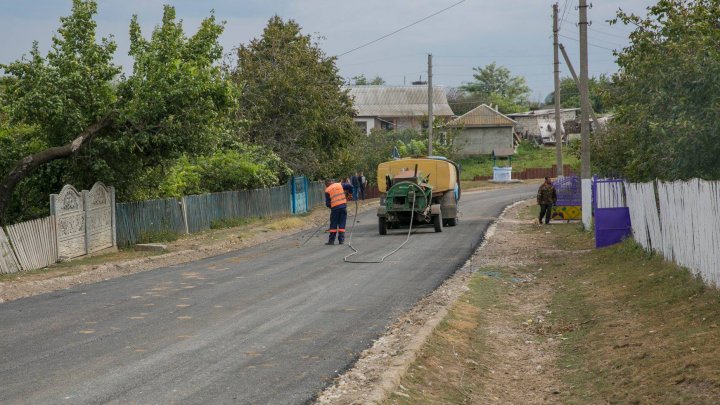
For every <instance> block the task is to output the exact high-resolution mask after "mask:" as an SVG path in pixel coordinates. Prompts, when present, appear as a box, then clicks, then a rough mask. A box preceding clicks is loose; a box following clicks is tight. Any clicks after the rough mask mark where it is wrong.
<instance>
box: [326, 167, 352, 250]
mask: <svg viewBox="0 0 720 405" xmlns="http://www.w3.org/2000/svg"><path fill="white" fill-rule="evenodd" d="M325 187H326V188H325V206H326V207H328V208H330V229H328V232H329V233H330V235H329V237H328V242H327V243H326V245H334V244H335V237H336V236H337V240H338V244H340V245H342V244H343V243H345V223H346V222H347V198H346V197H345V195H346V193H352V191H353V187H352V186H351V185H350V184H346V183H339V182H336V181H334V180H332V179H328V180H325Z"/></svg>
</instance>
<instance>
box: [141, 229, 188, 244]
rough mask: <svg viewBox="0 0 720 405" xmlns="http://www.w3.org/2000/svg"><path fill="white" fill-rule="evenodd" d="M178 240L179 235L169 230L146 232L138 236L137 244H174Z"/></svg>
mask: <svg viewBox="0 0 720 405" xmlns="http://www.w3.org/2000/svg"><path fill="white" fill-rule="evenodd" d="M179 238H180V234H179V233H177V232H175V231H171V230H161V231H148V232H143V233H141V234H140V236H139V237H138V241H137V243H138V244H142V243H167V242H175V241H176V240H178V239H179Z"/></svg>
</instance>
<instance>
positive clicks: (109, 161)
mask: <svg viewBox="0 0 720 405" xmlns="http://www.w3.org/2000/svg"><path fill="white" fill-rule="evenodd" d="M96 12H97V4H96V2H95V1H92V0H86V1H83V0H74V1H73V8H72V13H71V15H70V16H68V17H64V18H62V19H61V21H60V22H61V24H60V28H59V29H58V33H57V35H56V36H54V37H53V45H52V47H51V49H50V51H49V52H48V53H47V55H46V56H42V55H41V54H40V52H39V50H38V46H37V44H35V45H34V46H33V48H32V50H31V52H30V56H29V57H28V58H23V59H21V60H18V61H16V62H13V63H10V64H8V65H0V68H2V69H3V70H4V71H5V74H6V76H5V77H4V79H3V86H2V87H0V91H2V97H1V98H0V101H2V104H3V107H2V108H3V111H5V114H6V118H7V120H8V122H9V124H8V125H9V126H10V127H13V128H15V127H20V128H24V127H27V128H31V131H26V132H24V133H23V134H24V135H23V136H22V137H21V136H15V135H11V136H12V137H13V138H14V139H18V140H21V141H22V142H24V143H26V144H27V145H28V147H27V148H25V149H21V148H19V149H17V150H18V151H22V150H24V151H25V152H29V154H28V155H26V156H24V157H21V158H20V159H19V160H17V161H16V162H15V163H13V164H9V165H8V164H5V167H3V168H2V169H3V173H2V174H0V176H2V177H0V218H5V216H4V214H5V212H6V210H7V207H8V205H9V203H10V201H11V197H12V196H13V191H14V190H15V188H16V187H17V186H18V184H20V183H21V182H27V181H28V178H29V177H31V176H32V175H33V174H37V173H38V170H39V169H42V168H43V167H48V165H50V167H52V168H53V170H51V171H50V172H51V173H50V174H54V175H55V177H56V180H59V181H64V180H66V179H67V177H70V178H71V179H72V180H75V181H79V183H80V184H78V183H77V182H76V184H77V185H79V186H86V185H88V183H90V182H92V181H94V180H97V179H102V180H105V181H109V182H113V183H115V184H116V185H117V184H118V183H120V184H121V185H122V184H125V185H127V184H129V183H130V182H131V180H132V179H133V178H134V176H135V175H136V174H137V173H138V171H139V170H142V168H143V167H144V166H145V165H151V164H156V163H158V162H159V161H162V160H163V159H172V158H176V157H179V156H181V155H182V154H183V153H202V152H203V151H205V150H207V149H208V148H209V147H211V145H213V144H214V143H216V142H217V141H218V139H219V138H220V137H221V136H222V133H223V131H224V128H223V127H222V123H223V122H227V120H226V119H225V120H224V117H227V116H229V115H230V112H231V111H234V105H235V104H234V100H235V98H234V96H233V95H234V93H233V91H234V90H233V86H232V85H230V82H229V81H228V80H226V79H225V78H224V77H223V74H222V71H221V69H220V68H219V67H218V66H216V62H217V61H218V60H219V59H220V57H221V56H222V49H221V48H220V46H219V45H218V37H219V35H220V34H221V33H222V25H221V24H218V23H217V22H216V21H215V18H214V17H212V16H211V17H210V18H207V19H205V20H204V21H203V22H202V24H201V26H200V29H199V30H198V32H197V33H196V34H195V35H194V36H192V37H189V38H188V37H186V36H185V34H184V33H183V30H182V26H181V24H180V23H179V22H176V21H175V10H174V9H173V8H172V7H169V6H166V7H165V10H164V16H163V22H162V24H161V25H160V26H158V27H157V28H156V29H155V31H154V32H153V35H152V37H151V38H150V39H144V38H143V37H142V35H141V32H140V29H139V26H138V24H137V20H136V18H133V21H132V22H131V26H130V36H131V38H130V39H131V51H130V54H131V56H133V57H134V59H135V64H134V72H133V74H132V75H131V76H129V77H125V76H121V75H120V68H119V67H118V66H116V65H114V64H113V60H112V55H113V53H114V51H115V43H114V42H113V40H112V38H109V39H107V38H103V39H101V40H100V41H97V38H96V34H95V32H96V23H95V20H94V15H95V14H96ZM16 153H19V152H16ZM0 161H4V162H6V161H7V159H4V157H0ZM53 165H54V166H53ZM40 172H42V170H40ZM57 173H62V175H58V174H57ZM124 189H127V188H126V187H122V188H121V190H124ZM15 198H16V199H19V200H20V201H22V199H23V195H16V196H15ZM25 202H27V203H30V204H33V203H36V202H32V201H22V203H25Z"/></svg>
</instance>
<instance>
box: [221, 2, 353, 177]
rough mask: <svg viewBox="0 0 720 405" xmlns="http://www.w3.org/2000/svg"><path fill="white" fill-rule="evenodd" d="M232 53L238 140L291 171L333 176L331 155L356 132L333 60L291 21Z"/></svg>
mask: <svg viewBox="0 0 720 405" xmlns="http://www.w3.org/2000/svg"><path fill="white" fill-rule="evenodd" d="M237 54H238V62H237V67H236V70H235V72H234V79H235V82H236V84H237V87H238V89H239V93H240V97H239V104H240V105H239V108H238V113H237V115H238V118H239V119H240V120H241V122H242V126H243V128H242V129H243V135H244V139H245V140H246V141H248V142H250V143H255V144H261V145H265V146H266V147H268V148H270V149H271V150H273V151H274V152H276V153H277V154H278V155H280V156H281V157H282V158H283V159H284V160H285V161H286V162H287V163H288V165H289V166H290V167H291V168H292V170H293V171H294V172H295V173H302V174H306V175H309V176H311V177H325V176H331V175H336V174H338V173H336V170H337V169H336V168H335V167H334V166H335V162H336V158H337V155H338V154H340V153H342V151H344V150H346V149H347V147H348V146H349V145H351V144H352V143H353V142H354V140H355V139H356V138H357V137H359V136H361V134H360V131H359V130H358V128H357V126H356V125H355V124H354V123H353V120H352V117H353V115H354V109H353V106H352V101H351V100H350V97H349V96H348V94H347V92H346V91H343V90H342V85H343V83H344V80H343V78H342V77H340V75H339V74H338V69H337V67H336V66H335V58H334V57H329V56H327V55H325V53H324V52H323V51H322V49H320V47H319V45H318V44H317V43H315V42H313V40H312V39H311V38H310V36H309V35H303V34H302V32H301V28H300V26H299V25H298V24H297V23H296V22H295V21H293V20H289V21H283V20H282V19H281V18H280V17H278V16H274V17H272V18H271V19H270V20H269V21H268V24H267V26H266V27H265V29H264V31H263V35H262V37H260V38H256V39H253V40H252V41H250V43H249V44H243V45H240V47H239V48H238V53H237Z"/></svg>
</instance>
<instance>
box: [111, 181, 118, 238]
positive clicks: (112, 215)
mask: <svg viewBox="0 0 720 405" xmlns="http://www.w3.org/2000/svg"><path fill="white" fill-rule="evenodd" d="M110 216H111V217H112V218H111V220H112V222H111V223H112V245H113V247H117V220H116V218H115V187H112V186H110Z"/></svg>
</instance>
